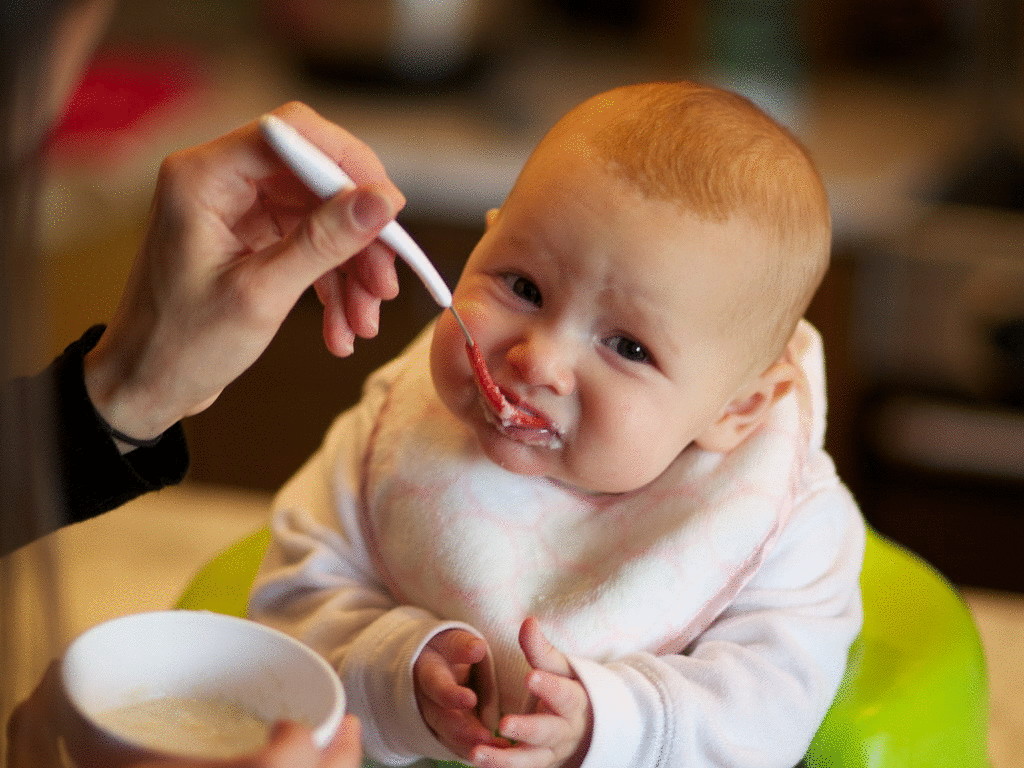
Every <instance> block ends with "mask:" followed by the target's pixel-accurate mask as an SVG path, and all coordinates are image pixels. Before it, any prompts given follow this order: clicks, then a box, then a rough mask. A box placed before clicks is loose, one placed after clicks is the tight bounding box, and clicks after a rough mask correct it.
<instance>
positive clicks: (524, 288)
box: [505, 275, 544, 307]
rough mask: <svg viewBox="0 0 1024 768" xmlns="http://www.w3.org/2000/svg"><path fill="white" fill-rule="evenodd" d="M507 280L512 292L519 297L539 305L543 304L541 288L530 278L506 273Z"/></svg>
mask: <svg viewBox="0 0 1024 768" xmlns="http://www.w3.org/2000/svg"><path fill="white" fill-rule="evenodd" d="M505 282H506V283H507V284H508V287H509V288H510V289H511V291H512V293H514V294H515V295H516V296H518V297H519V298H521V299H523V300H525V301H528V302H530V303H531V304H534V305H535V306H538V307H539V306H541V305H542V304H543V301H544V300H543V298H542V297H541V295H540V288H538V287H537V285H536V284H535V283H534V282H533V281H532V280H530V279H529V278H526V277H523V276H522V275H505Z"/></svg>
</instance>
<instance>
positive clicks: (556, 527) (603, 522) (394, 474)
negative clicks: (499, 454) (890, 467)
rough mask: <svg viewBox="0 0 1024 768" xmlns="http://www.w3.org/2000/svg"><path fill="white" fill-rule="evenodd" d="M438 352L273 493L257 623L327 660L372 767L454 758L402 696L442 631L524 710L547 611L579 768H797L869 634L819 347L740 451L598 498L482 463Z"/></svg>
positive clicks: (502, 700)
mask: <svg viewBox="0 0 1024 768" xmlns="http://www.w3.org/2000/svg"><path fill="white" fill-rule="evenodd" d="M428 349H429V329H428V332H426V333H424V334H423V335H422V336H421V337H420V338H419V339H418V340H417V341H416V342H414V343H413V345H412V346H411V347H410V348H409V349H408V350H407V351H406V352H405V353H404V354H403V355H402V356H400V357H399V358H396V359H395V360H393V361H392V362H391V363H389V364H388V365H386V366H385V367H383V368H382V369H381V370H379V371H378V372H377V373H375V374H374V375H373V377H372V378H371V379H370V380H369V381H368V382H367V385H366V389H365V392H364V396H363V399H362V401H361V402H360V403H359V404H358V405H357V406H356V407H354V408H352V409H351V410H349V411H347V412H345V413H344V414H342V415H341V416H340V417H339V418H338V419H337V420H336V421H335V423H334V425H333V426H332V427H331V429H330V431H329V433H328V434H327V437H326V439H325V441H324V444H323V446H322V447H321V448H320V450H319V451H318V452H317V453H316V454H314V455H313V456H312V457H311V458H310V460H309V461H308V462H307V463H306V465H305V466H304V467H303V468H302V469H301V470H300V471H299V472H298V473H297V474H296V475H295V476H294V477H293V478H292V479H291V480H290V481H289V482H288V483H287V485H286V486H285V487H284V488H283V489H282V490H281V492H280V493H279V495H278V496H277V498H276V500H275V503H274V515H273V521H272V530H273V543H272V544H271V548H270V551H269V553H268V555H267V558H266V560H265V562H264V564H263V567H262V569H261V573H260V576H259V577H258V579H257V582H256V585H255V587H254V591H253V593H252V597H251V601H250V606H249V607H250V615H251V616H252V617H253V618H256V619H258V620H260V621H263V622H265V623H268V624H271V625H273V626H275V627H278V628H280V629H283V630H285V631H286V632H288V633H290V634H292V635H294V636H296V637H298V638H300V639H302V640H303V641H305V642H306V643H308V644H310V645H311V646H312V647H314V648H316V649H317V650H318V651H320V652H321V653H322V654H323V655H324V656H325V657H326V658H327V659H328V660H329V661H330V662H331V663H332V664H333V665H334V667H335V668H336V669H337V670H338V673H339V674H340V675H341V678H342V681H343V683H344V686H345V690H346V693H347V696H348V707H349V710H350V711H352V712H355V713H356V714H358V715H359V717H360V718H361V719H362V720H363V724H364V734H365V746H366V749H367V753H368V754H369V755H370V756H371V757H373V758H374V759H376V760H378V761H380V762H383V763H386V764H390V765H400V764H403V763H409V762H412V761H414V760H415V759H417V758H419V757H424V756H426V757H434V758H443V759H454V756H453V755H451V754H450V753H449V752H448V751H447V750H446V749H445V748H444V747H443V746H442V745H441V744H440V743H439V742H438V741H437V740H436V739H435V738H434V736H433V734H432V733H431V732H430V730H429V729H428V728H427V727H426V726H425V724H424V723H423V721H422V719H421V717H420V715H419V711H418V709H417V705H416V701H415V697H414V695H413V686H412V677H411V672H412V665H413V663H414V661H415V660H416V658H417V656H418V654H419V652H420V650H421V649H422V648H423V646H424V645H425V644H426V643H427V641H428V640H429V639H430V638H431V637H432V636H434V635H435V634H437V633H438V632H440V631H442V630H444V629H447V628H450V627H462V628H465V629H468V630H470V631H472V632H474V633H476V634H478V635H480V636H481V637H483V638H484V639H485V640H486V641H487V642H488V644H489V647H490V650H491V662H492V663H493V665H494V671H495V674H496V676H497V682H498V691H499V700H498V709H500V711H501V712H514V711H522V710H523V708H524V707H526V706H527V699H526V695H525V692H524V689H523V680H524V677H525V674H526V671H527V666H526V662H525V660H524V658H523V656H522V653H521V651H520V649H519V647H518V645H517V642H516V636H517V632H518V630H519V627H520V624H521V623H522V621H523V619H524V618H525V617H526V616H529V615H533V616H537V617H538V618H539V619H540V622H541V626H542V628H543V629H544V631H545V633H546V634H547V635H548V637H549V638H550V639H551V640H552V642H553V643H554V644H555V645H556V646H557V647H558V648H560V649H561V650H562V651H563V652H565V653H566V654H567V655H568V656H569V657H570V659H571V661H572V664H573V669H574V671H575V672H576V674H577V675H578V677H579V678H580V680H581V681H582V683H583V685H584V687H585V688H586V690H587V693H588V695H589V697H590V701H591V705H592V707H593V713H594V728H593V736H592V740H591V746H590V750H589V752H588V754H587V757H586V760H585V762H584V768H599V767H600V768H603V767H605V766H607V768H622V767H623V766H638V767H639V766H644V767H647V766H650V767H652V768H653V767H654V766H666V767H671V768H678V767H680V766H687V767H691V766H692V767H694V768H697V767H701V768H703V767H704V766H734V767H735V768H741V767H742V768H769V767H772V768H791V766H793V765H794V764H796V763H797V762H798V761H799V760H800V758H801V757H802V756H803V754H804V752H805V751H806V748H807V745H808V743H809V742H810V739H811V737H812V736H813V735H814V732H815V730H816V729H817V726H818V725H819V723H820V722H821V720H822V718H823V717H824V714H825V712H826V710H827V709H828V706H829V703H830V702H831V700H832V697H833V696H834V694H835V692H836V689H837V686H838V684H839V681H840V679H841V677H842V674H843V671H844V669H845V665H846V659H847V652H848V649H849V646H850V644H851V642H852V641H853V639H854V637H855V636H856V634H857V632H858V631H859V629H860V623H861V605H860V592H859V584H858V577H859V574H860V566H861V561H862V556H863V547H864V524H863V521H862V518H861V516H860V513H859V511H858V509H857V506H856V504H855V503H854V501H853V499H852V498H851V496H850V494H849V493H848V491H847V490H846V489H845V487H844V486H843V485H842V483H841V482H840V481H839V479H838V478H837V476H836V474H835V470H834V467H833V464H832V462H831V460H830V459H829V457H828V456H827V455H826V454H825V452H824V450H823V448H822V440H823V433H824V423H825V402H824V389H823V382H824V376H823V362H822V354H821V344H820V339H819V338H818V335H817V332H816V331H815V330H814V329H813V328H812V327H811V326H810V325H809V324H807V323H801V325H800V327H799V328H798V330H797V333H796V334H795V335H794V338H793V340H792V341H791V343H790V346H789V354H790V355H792V356H793V358H794V359H795V360H796V361H797V362H798V363H799V366H800V369H801V371H802V372H803V377H802V379H801V380H800V381H799V382H798V383H797V386H796V387H795V388H794V390H793V392H792V393H791V394H789V395H787V396H786V397H785V398H784V399H783V400H782V401H780V403H779V404H778V405H777V406H776V407H775V409H774V411H773V413H772V415H771V417H770V419H769V421H768V423H767V424H766V425H764V427H762V428H761V429H759V430H758V431H757V432H755V433H754V434H753V435H751V436H750V437H749V438H748V439H747V440H746V441H745V442H744V443H743V444H742V445H740V446H739V447H738V448H737V449H735V450H734V451H732V452H730V453H728V454H725V455H722V454H714V453H709V452H704V451H701V450H700V449H697V448H696V447H694V446H691V447H690V448H688V449H687V450H686V451H684V452H683V454H682V455H680V457H679V458H678V459H677V460H676V461H675V462H674V463H673V464H672V466H670V467H669V469H668V470H667V471H666V472H665V473H664V474H663V475H662V476H661V477H659V478H658V479H657V480H655V481H654V483H652V484H651V485H649V486H647V487H645V488H644V489H642V490H640V491H636V492H633V493H629V494H624V495H620V496H610V497H609V496H604V497H598V498H595V497H591V496H587V495H583V494H580V493H577V492H573V491H571V490H568V489H566V488H564V487H562V486H560V485H557V484H555V483H553V482H550V481H548V480H545V479H542V478H535V477H522V476H519V475H515V474H512V473H509V472H507V471H505V470H503V469H502V468H500V467H498V466H495V465H494V464H492V463H491V462H490V461H488V459H487V458H486V457H485V456H483V454H482V453H481V452H480V451H479V449H478V447H477V445H476V444H475V440H474V438H473V435H472V434H471V433H470V432H469V431H468V430H467V429H466V428H465V427H464V426H463V425H462V424H460V423H459V422H457V421H456V420H455V419H454V418H453V417H452V416H451V415H450V414H449V413H448V412H447V411H446V410H445V408H444V407H443V406H442V405H441V403H440V401H439V400H438V398H437V396H436V394H435V393H434V390H433V386H432V384H431V381H430V374H429V366H428V364H427V361H428ZM494 714H495V713H493V712H492V713H489V716H493V715H494Z"/></svg>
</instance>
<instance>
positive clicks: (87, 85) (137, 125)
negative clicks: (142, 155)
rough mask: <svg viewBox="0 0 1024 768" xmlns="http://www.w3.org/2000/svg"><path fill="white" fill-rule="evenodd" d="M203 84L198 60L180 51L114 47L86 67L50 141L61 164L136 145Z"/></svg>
mask: <svg viewBox="0 0 1024 768" xmlns="http://www.w3.org/2000/svg"><path fill="white" fill-rule="evenodd" d="M203 81H204V73H203V68H202V66H201V64H200V61H199V59H198V58H197V57H195V56H193V55H191V54H189V53H186V52H183V51H181V50H178V49H174V50H150V49H136V48H113V49H108V50H104V51H101V52H100V53H99V54H98V55H97V56H96V57H95V58H94V59H93V61H92V63H91V64H90V65H89V67H88V68H87V69H86V71H85V74H84V75H83V77H82V80H81V82H80V83H79V84H78V87H77V88H76V89H75V91H74V93H73V94H72V96H71V98H70V99H69V101H68V105H67V108H66V109H65V111H64V115H63V116H62V117H61V119H60V121H59V122H58V123H57V125H56V127H55V128H54V130H53V132H52V133H51V135H50V140H49V146H48V149H49V152H50V155H51V158H53V159H56V160H58V161H62V160H69V161H78V160H85V159H90V160H92V159H96V158H97V157H99V158H100V159H102V160H106V161H109V160H110V156H111V155H112V154H117V153H119V152H121V151H122V150H125V149H131V148H132V147H133V146H137V145H138V143H139V142H141V141H144V140H145V138H146V137H147V135H149V134H150V133H151V132H152V131H153V130H154V129H156V128H158V127H159V125H160V123H161V120H162V119H165V118H167V117H169V116H170V115H171V114H177V110H178V109H179V108H180V107H182V106H184V105H185V104H187V103H188V102H190V101H191V100H192V99H193V98H194V97H195V95H196V94H197V92H198V91H199V90H200V87H201V86H202V84H203Z"/></svg>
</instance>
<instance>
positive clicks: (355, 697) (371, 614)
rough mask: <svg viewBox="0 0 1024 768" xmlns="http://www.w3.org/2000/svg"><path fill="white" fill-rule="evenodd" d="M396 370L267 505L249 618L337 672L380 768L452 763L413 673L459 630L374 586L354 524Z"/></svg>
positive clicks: (378, 377)
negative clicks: (432, 648)
mask: <svg viewBox="0 0 1024 768" xmlns="http://www.w3.org/2000/svg"><path fill="white" fill-rule="evenodd" d="M394 366H395V363H392V364H391V365H390V366H389V367H386V368H384V369H382V371H380V372H378V373H377V374H375V376H374V378H373V379H372V380H371V381H370V383H368V385H367V388H366V391H365V392H364V396H363V399H362V401H361V402H360V403H359V404H358V405H357V406H356V407H355V408H353V409H351V410H349V411H347V412H345V413H343V414H342V415H341V416H340V417H339V418H338V419H337V420H336V421H335V422H334V424H333V425H332V426H331V429H330V430H329V432H328V434H327V436H326V438H325V440H324V443H323V445H322V446H321V448H320V449H319V450H318V451H317V452H316V453H315V454H313V456H312V457H311V458H310V459H309V461H308V462H307V463H306V464H305V465H304V466H303V467H302V468H301V469H300V470H299V472H298V473H297V474H296V475H295V476H294V477H293V478H292V479H291V480H289V482H288V483H287V484H286V485H285V486H284V487H283V488H282V489H281V491H280V493H279V494H278V496H277V498H276V499H275V501H274V509H273V514H272V519H271V533H272V538H271V544H270V548H269V550H268V553H267V555H266V557H265V559H264V561H263V564H262V566H261V569H260V573H259V575H258V576H257V579H256V582H255V585H254V588H253V591H252V593H251V595H250V598H249V616H250V618H253V619H256V620H257V621H260V622H263V623H265V624H268V625H270V626H273V627H275V628H277V629H280V630H282V631H284V632H286V633H287V634H290V635H292V636H294V637H296V638H298V639H300V640H302V641H303V642H305V643H306V644H307V645H309V646H311V647H312V648H314V649H315V650H316V651H318V652H319V653H320V654H321V655H323V656H324V657H325V658H326V659H327V660H328V661H329V662H330V663H331V665H332V666H333V667H334V668H335V669H336V670H337V671H338V674H339V676H340V677H341V680H342V683H343V685H344V688H345V693H346V696H347V705H346V707H347V709H348V711H350V712H353V713H355V714H356V715H358V716H359V718H360V719H361V720H362V721H363V724H364V729H363V735H364V746H365V748H366V751H367V754H368V755H369V756H370V757H372V758H373V759H375V760H377V761H379V762H381V763H384V764H386V765H403V764H406V763H410V762H412V761H413V760H415V759H416V758H418V757H424V756H425V757H433V758H436V759H442V760H455V759H457V758H456V756H455V755H453V754H452V753H451V752H450V751H449V750H447V749H446V748H445V747H444V746H443V745H442V744H441V743H440V742H439V741H438V740H437V739H436V737H435V736H434V735H433V733H432V732H431V731H430V729H429V728H428V727H427V726H426V724H425V723H424V722H423V719H422V717H421V716H420V713H419V708H418V705H417V703H416V698H415V692H414V689H413V680H412V668H413V664H414V663H415V661H416V659H417V658H418V656H419V654H420V651H421V650H422V649H423V647H424V646H425V645H426V644H427V642H429V640H430V639H431V638H432V637H433V636H434V635H436V634H437V633H439V632H442V631H444V630H445V629H450V628H461V629H465V630H467V631H469V632H472V633H473V634H476V635H477V636H480V633H479V632H477V631H476V630H475V629H473V628H472V627H470V626H468V625H465V624H461V623H459V622H451V621H442V620H440V619H439V618H437V617H435V616H433V615H432V614H430V613H429V612H427V611H424V610H422V609H420V608H416V607H413V606H408V605H401V604H400V603H398V602H397V601H396V600H395V599H394V598H393V596H392V595H391V594H390V593H389V592H388V590H387V589H386V588H385V587H384V585H383V584H382V583H381V581H380V579H379V578H378V576H377V573H376V570H375V568H374V565H373V559H372V556H371V554H370V552H369V551H368V548H367V543H366V541H365V540H364V538H363V535H362V531H361V525H360V509H359V504H360V492H359V487H360V478H361V469H362V466H363V461H364V457H365V454H366V451H367V447H368V445H369V441H370V440H371V439H372V434H373V429H374V425H375V423H376V419H377V416H378V415H379V413H380V410H381V407H382V405H383V401H384V399H385V397H386V390H387V383H388V377H389V374H390V373H391V372H393V371H394Z"/></svg>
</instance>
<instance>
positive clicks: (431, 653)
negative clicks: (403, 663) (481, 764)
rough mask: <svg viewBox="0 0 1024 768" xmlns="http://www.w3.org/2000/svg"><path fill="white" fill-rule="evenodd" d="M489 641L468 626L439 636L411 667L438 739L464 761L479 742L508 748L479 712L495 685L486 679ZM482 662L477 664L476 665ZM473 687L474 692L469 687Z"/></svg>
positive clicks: (422, 707) (421, 705)
mask: <svg viewBox="0 0 1024 768" xmlns="http://www.w3.org/2000/svg"><path fill="white" fill-rule="evenodd" d="M487 650H488V649H487V643H485V642H484V641H483V640H481V639H480V638H479V637H477V636H476V635H473V634H472V633H470V632H467V631H465V630H464V629H446V630H445V631H444V632H440V633H438V634H437V635H435V636H434V637H433V638H432V639H431V640H430V642H429V643H427V645H426V646H425V647H424V648H423V650H422V651H421V652H420V655H419V658H418V659H416V663H415V664H414V665H413V670H412V674H413V685H414V687H415V691H416V703H417V704H418V705H419V708H420V715H421V716H422V717H423V721H424V722H425V723H426V724H427V726H428V727H429V728H430V730H431V731H433V733H434V735H435V736H437V738H438V740H439V741H440V742H441V743H442V744H444V745H445V746H446V747H447V748H448V749H450V750H451V751H452V752H454V753H455V754H456V755H458V756H459V757H461V758H463V759H468V758H469V756H470V754H471V752H472V750H473V748H474V747H476V746H478V745H481V744H489V745H493V746H505V745H507V744H508V742H507V741H505V740H504V739H497V738H495V737H494V736H493V735H492V734H491V732H490V731H488V730H487V728H486V727H485V726H484V724H483V723H482V722H481V720H480V716H479V714H478V712H477V707H478V705H480V704H481V703H482V702H481V699H482V698H483V697H485V696H486V695H488V691H490V690H491V689H492V688H493V681H488V680H484V679H480V678H482V676H483V675H484V674H487V673H485V672H484V671H483V670H484V669H485V667H484V665H483V664H482V662H483V661H484V659H486V658H487ZM478 665H479V666H478ZM471 685H475V686H476V687H477V688H478V689H479V694H478V691H474V690H473V688H471V687H468V686H471Z"/></svg>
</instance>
